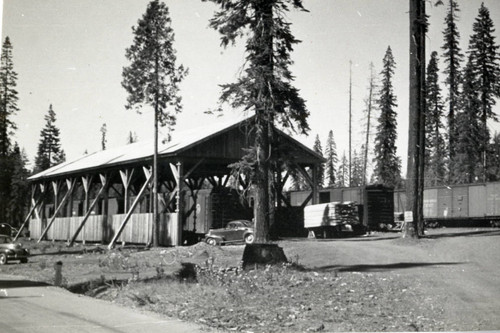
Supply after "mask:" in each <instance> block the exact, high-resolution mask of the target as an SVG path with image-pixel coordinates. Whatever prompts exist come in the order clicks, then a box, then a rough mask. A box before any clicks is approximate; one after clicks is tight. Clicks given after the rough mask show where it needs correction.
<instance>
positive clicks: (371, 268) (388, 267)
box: [311, 262, 464, 272]
mask: <svg viewBox="0 0 500 333" xmlns="http://www.w3.org/2000/svg"><path fill="white" fill-rule="evenodd" d="M461 264H464V263H463V262H430V263H429V262H399V263H393V264H385V265H350V266H342V265H330V266H323V267H316V268H314V269H311V270H313V271H322V272H328V271H337V272H384V271H393V270H398V269H406V268H413V267H430V266H449V265H461Z"/></svg>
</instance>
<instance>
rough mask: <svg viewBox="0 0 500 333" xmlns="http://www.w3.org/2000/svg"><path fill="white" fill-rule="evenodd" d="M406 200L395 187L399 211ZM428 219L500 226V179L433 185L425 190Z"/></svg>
mask: <svg viewBox="0 0 500 333" xmlns="http://www.w3.org/2000/svg"><path fill="white" fill-rule="evenodd" d="M405 204H406V193H405V192H404V190H396V191H394V207H395V211H396V212H403V211H404V210H405ZM423 210H424V221H425V223H426V225H428V226H430V227H434V226H488V225H491V226H500V182H490V183H477V184H460V185H449V186H439V187H429V188H426V189H425V190H424V207H423Z"/></svg>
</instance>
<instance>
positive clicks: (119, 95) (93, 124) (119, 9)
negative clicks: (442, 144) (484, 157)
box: [0, 0, 500, 174]
mask: <svg viewBox="0 0 500 333" xmlns="http://www.w3.org/2000/svg"><path fill="white" fill-rule="evenodd" d="M0 1H1V0H0ZM148 2H149V1H147V0H36V1H35V0H3V29H2V40H4V39H5V37H6V36H9V37H10V39H11V42H12V45H13V48H14V50H13V57H14V58H13V61H14V67H15V71H16V72H17V73H18V82H17V83H18V86H17V91H18V92H19V102H18V107H19V109H20V111H19V113H18V114H17V115H16V117H15V118H14V119H13V120H14V121H15V122H16V123H17V125H18V128H19V129H18V130H17V132H16V135H15V138H14V140H15V141H17V142H19V144H20V146H21V147H23V148H24V149H25V151H26V153H27V154H28V157H29V159H30V162H33V160H34V156H35V154H36V150H37V146H38V142H39V139H40V131H41V129H42V128H43V126H44V123H45V122H44V119H43V117H44V116H45V115H46V114H47V111H48V108H49V105H50V104H52V105H53V109H54V111H55V112H56V115H57V123H56V125H57V126H58V127H59V129H60V130H61V142H62V147H63V149H64V150H65V151H66V155H67V159H73V158H76V157H78V156H80V155H81V154H83V153H84V152H85V151H88V152H93V151H97V150H100V149H101V143H100V142H101V133H100V128H101V126H102V125H103V124H104V123H106V125H107V129H108V135H107V139H108V147H115V146H121V145H123V144H125V143H126V139H127V137H128V133H129V132H130V131H132V132H135V133H136V134H137V136H138V138H139V140H141V139H151V138H152V136H153V133H152V124H153V118H152V112H151V111H149V112H147V111H146V112H144V113H143V114H141V115H138V114H136V113H135V112H134V111H131V110H125V108H124V105H125V103H126V93H125V90H124V89H123V88H122V87H121V81H122V77H121V73H122V68H123V67H124V66H126V65H127V64H128V63H127V60H126V59H125V55H124V54H125V49H126V48H127V47H129V46H130V45H131V43H132V40H133V35H132V29H131V28H132V26H134V25H136V23H137V21H138V19H140V18H141V17H142V15H143V13H144V12H145V10H146V7H147V4H148ZM165 2H166V4H167V6H168V7H169V9H170V15H171V18H172V26H173V29H174V31H175V44H174V46H175V48H176V50H177V60H178V63H179V64H181V63H182V64H183V65H184V66H186V67H189V75H188V76H187V77H186V79H185V80H184V81H183V83H182V85H181V94H182V96H183V105H184V110H183V113H182V114H180V115H179V116H178V125H177V126H176V130H182V129H183V128H190V127H193V126H202V125H203V124H205V123H207V122H214V121H217V119H216V118H214V117H213V116H208V115H205V114H204V111H206V110H208V109H213V108H215V107H216V106H217V100H218V97H219V95H220V88H219V85H220V84H223V83H230V82H234V81H235V80H236V78H237V77H238V73H239V71H240V70H241V66H242V65H243V61H244V54H243V46H244V41H243V40H241V41H240V42H239V43H238V44H237V47H230V48H228V49H226V50H224V49H222V48H221V47H220V36H219V35H218V33H217V32H216V31H214V30H212V29H210V28H209V27H208V21H209V19H210V18H211V17H212V16H213V13H214V11H215V10H216V9H217V7H216V6H215V5H213V4H212V3H210V2H202V1H200V0H167V1H165ZM458 2H459V6H460V8H461V12H460V14H459V16H460V19H459V22H458V28H459V30H460V33H461V43H462V49H463V50H464V51H465V50H466V49H467V45H468V42H469V37H470V35H471V29H472V24H473V22H474V20H475V18H476V17H477V13H478V9H479V7H480V5H481V2H484V3H485V5H486V7H488V8H489V10H490V14H491V18H492V19H493V21H494V23H495V27H497V31H496V36H497V37H496V42H497V44H499V43H500V38H499V30H498V29H499V25H500V1H498V0H484V1H481V0H458ZM408 3H409V1H408V0H304V5H305V7H306V8H307V9H308V10H309V11H310V12H309V13H305V12H298V11H293V12H290V13H289V15H288V17H289V19H290V21H291V22H292V32H293V33H294V34H295V36H296V37H297V38H298V39H300V40H302V43H301V44H299V45H297V46H296V47H295V51H294V52H293V53H292V59H293V60H294V61H295V64H294V66H293V67H292V71H293V74H294V75H295V77H296V80H295V83H294V84H295V86H296V87H297V88H299V89H300V93H301V96H302V97H303V98H304V99H305V100H306V103H307V108H308V110H309V111H310V113H311V116H310V118H309V124H310V127H311V132H310V135H309V137H302V138H300V137H299V138H298V139H299V140H300V141H302V142H304V143H305V144H307V145H308V146H310V147H312V144H313V142H314V138H315V136H316V135H317V134H319V137H320V139H321V142H322V144H323V146H324V144H325V142H326V138H327V135H328V132H329V131H330V130H333V132H334V137H335V140H336V143H337V149H338V151H339V155H341V154H342V152H344V151H345V152H346V154H347V150H348V106H349V94H348V91H349V61H350V60H351V61H352V63H353V65H352V82H353V87H352V89H353V100H352V109H353V114H354V115H353V149H356V150H358V151H359V150H360V146H361V143H362V142H363V141H364V139H363V136H362V135H363V134H362V127H363V126H361V120H360V119H361V114H362V110H363V109H364V102H363V100H364V99H365V98H366V96H367V85H368V77H369V64H370V62H373V64H374V65H375V70H376V73H377V74H378V73H380V71H381V67H382V59H383V57H384V54H385V51H386V49H387V47H388V46H389V45H390V46H391V48H392V50H393V54H394V58H395V61H396V73H395V77H394V82H393V83H394V87H395V93H396V96H397V102H398V107H397V112H398V129H399V136H398V141H397V142H398V155H400V156H401V158H402V160H403V163H405V162H406V150H407V131H408V90H409V88H408V86H409V83H408V72H409V68H408V58H409V54H408V40H409V30H408V27H409V18H408ZM428 3H430V1H429V2H428ZM445 12H446V6H440V7H437V8H436V7H432V6H431V5H429V4H428V6H427V13H428V14H429V15H430V27H429V33H428V38H427V51H428V53H429V54H430V52H432V51H438V52H439V53H440V52H441V49H440V47H441V45H442V44H443V35H442V31H443V29H444V16H445ZM427 61H428V59H427ZM440 68H441V69H442V68H444V63H443V61H442V60H441V61H440ZM441 78H442V79H443V76H441ZM443 89H444V86H443ZM226 109H227V108H226ZM499 110H500V107H499V106H496V107H495V112H496V113H497V114H499V113H500V112H499ZM237 116H238V114H237V113H236V112H234V111H231V110H227V112H226V117H234V118H235V117H237ZM490 128H491V129H492V131H495V130H500V127H499V126H498V124H490ZM173 135H174V136H175V132H174V133H173ZM371 145H372V147H373V141H372V142H371ZM405 171H406V168H405V167H404V169H403V174H404V173H405Z"/></svg>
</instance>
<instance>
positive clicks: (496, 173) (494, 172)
mask: <svg viewBox="0 0 500 333" xmlns="http://www.w3.org/2000/svg"><path fill="white" fill-rule="evenodd" d="M486 161H487V163H488V165H487V167H488V169H487V176H488V178H487V181H499V180H500V133H498V132H495V134H494V135H493V138H492V141H491V143H490V146H489V149H488V157H487V159H486Z"/></svg>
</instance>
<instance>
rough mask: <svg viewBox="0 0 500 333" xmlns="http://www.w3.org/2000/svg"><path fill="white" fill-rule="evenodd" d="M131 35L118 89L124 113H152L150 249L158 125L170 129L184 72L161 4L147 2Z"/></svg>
mask: <svg viewBox="0 0 500 333" xmlns="http://www.w3.org/2000/svg"><path fill="white" fill-rule="evenodd" d="M132 32H133V34H134V41H133V44H132V45H131V46H130V47H129V48H128V49H127V50H126V52H125V57H126V58H127V60H129V61H130V65H129V66H127V67H125V68H123V73H122V75H123V81H122V86H123V87H124V88H125V90H126V91H127V93H128V97H127V105H126V108H127V109H135V110H136V111H137V112H139V113H140V110H141V108H142V107H143V106H144V105H149V106H151V107H152V108H153V110H154V113H153V117H154V156H153V197H154V199H153V216H154V223H153V230H152V235H153V237H152V238H153V239H152V240H153V246H158V224H159V216H158V124H160V125H161V126H167V128H168V129H169V130H172V129H173V126H174V125H175V122H176V113H179V112H181V110H182V105H181V97H180V96H179V83H180V82H181V81H182V79H183V78H184V76H185V75H186V74H187V70H185V69H184V67H183V66H182V65H180V66H179V67H177V66H176V60H177V59H176V51H175V49H174V48H173V42H174V32H173V29H172V27H171V19H170V17H169V12H168V8H167V6H166V5H165V4H164V3H163V2H160V1H158V0H153V1H151V2H150V3H149V4H148V7H147V9H146V13H145V14H144V15H143V17H142V19H140V20H139V21H138V22H137V26H136V27H133V28H132ZM170 109H173V110H170Z"/></svg>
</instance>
